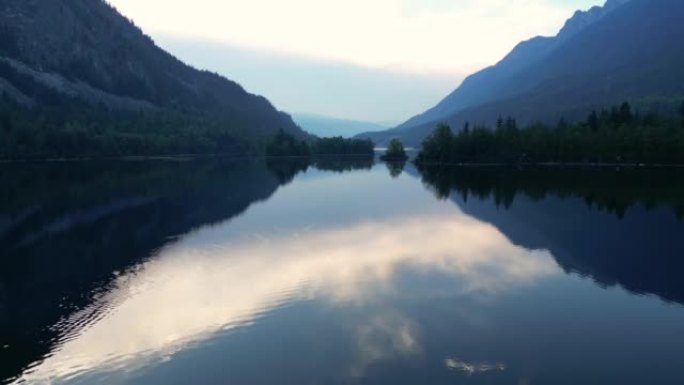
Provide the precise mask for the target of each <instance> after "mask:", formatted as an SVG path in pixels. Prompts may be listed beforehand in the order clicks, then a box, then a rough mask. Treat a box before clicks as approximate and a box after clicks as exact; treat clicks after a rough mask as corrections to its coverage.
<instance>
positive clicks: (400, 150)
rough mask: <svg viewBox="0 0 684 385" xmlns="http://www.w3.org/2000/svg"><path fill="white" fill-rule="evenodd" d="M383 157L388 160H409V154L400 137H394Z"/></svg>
mask: <svg viewBox="0 0 684 385" xmlns="http://www.w3.org/2000/svg"><path fill="white" fill-rule="evenodd" d="M381 158H382V160H384V161H386V162H405V161H407V160H408V155H406V149H405V148H404V144H403V143H401V141H399V139H392V140H391V141H390V142H389V145H388V146H387V151H386V152H385V154H384V155H383V156H382V157H381Z"/></svg>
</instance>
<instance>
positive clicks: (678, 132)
mask: <svg viewBox="0 0 684 385" xmlns="http://www.w3.org/2000/svg"><path fill="white" fill-rule="evenodd" d="M416 162H417V163H419V164H492V165H522V164H608V165H628V164H639V165H641V164H644V165H682V164H684V103H682V104H681V106H680V107H679V108H678V111H677V114H676V115H671V116H668V117H661V116H659V115H657V114H655V113H648V114H640V113H636V112H635V111H634V110H633V109H632V107H631V105H630V104H629V103H627V102H625V103H623V104H622V105H621V106H616V107H613V108H611V109H609V110H606V109H604V110H602V111H600V112H597V111H592V112H591V113H590V114H589V116H588V117H587V118H586V120H584V121H580V122H576V123H569V122H567V121H566V120H564V119H561V120H560V121H559V122H558V124H557V125H548V124H543V123H537V124H532V125H530V126H528V127H526V128H520V127H518V124H517V122H516V120H515V119H514V118H512V117H508V118H506V119H503V118H499V119H498V120H497V123H496V127H495V128H493V129H492V128H489V127H485V126H477V127H474V128H471V127H470V124H469V123H465V125H464V127H463V128H462V129H461V130H460V131H458V132H457V133H454V132H453V131H452V129H451V127H449V126H448V125H447V124H439V125H437V127H436V128H435V129H434V131H433V133H432V134H431V135H430V136H428V137H427V138H426V139H425V140H424V141H423V146H422V150H421V152H420V154H419V155H418V157H417V159H416Z"/></svg>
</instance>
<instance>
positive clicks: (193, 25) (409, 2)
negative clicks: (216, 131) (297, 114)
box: [110, 0, 599, 74]
mask: <svg viewBox="0 0 684 385" xmlns="http://www.w3.org/2000/svg"><path fill="white" fill-rule="evenodd" d="M110 2H111V3H112V4H113V5H115V6H116V7H117V8H118V9H120V10H121V11H122V12H123V13H124V14H126V15H127V16H129V17H132V18H133V19H134V20H135V21H136V22H137V23H138V24H140V25H141V26H142V27H143V28H144V29H146V30H148V31H151V32H152V33H153V34H156V33H162V34H167V35H173V36H176V37H184V38H199V39H204V40H211V41H216V42H221V43H225V44H230V45H238V46H242V47H245V48H251V49H259V50H265V51H270V52H281V53H288V54H295V55H301V56H306V57H311V58H319V59H327V60H335V61H341V62H347V63H352V64H355V65H360V66H367V67H372V68H383V69H394V70H402V71H413V72H432V73H456V74H460V73H463V72H472V71H474V70H476V69H479V68H481V67H483V66H486V65H489V64H493V63H494V62H496V61H498V60H499V59H500V58H501V57H502V56H503V55H504V54H505V53H507V51H508V50H510V49H511V48H512V47H513V46H515V44H516V43H517V42H519V41H520V40H524V39H527V38H530V37H532V36H534V35H538V34H554V33H555V32H557V31H558V29H559V28H560V27H561V26H562V23H563V21H564V20H565V19H566V18H567V17H569V16H570V15H571V13H572V7H576V6H578V5H586V6H589V5H592V4H597V3H599V1H596V0H578V1H575V2H570V3H568V2H558V1H551V0H477V1H475V0H451V1H448V0H429V1H425V0H373V1H367V0H344V1H342V0H290V1H279V0H252V1H249V2H245V1H242V0H194V1H192V2H188V1H169V0H146V1H140V0H110ZM577 3H580V4H577ZM162 10H163V11H162Z"/></svg>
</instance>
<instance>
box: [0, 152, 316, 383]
mask: <svg viewBox="0 0 684 385" xmlns="http://www.w3.org/2000/svg"><path fill="white" fill-rule="evenodd" d="M303 169H305V168H302V166H301V165H294V164H290V163H287V164H283V165H281V167H280V168H279V169H278V170H277V171H278V172H275V170H273V169H268V168H266V167H265V166H264V165H263V162H258V161H227V160H223V161H149V162H148V161H144V162H143V161H140V162H106V163H103V162H83V163H79V162H74V163H50V164H26V165H5V166H2V167H1V168H0V250H2V257H1V258H0V381H1V379H3V378H5V379H6V378H9V377H12V376H16V375H18V374H20V373H21V372H22V370H24V368H26V366H27V365H29V364H30V363H32V362H35V361H36V360H39V359H40V358H41V357H44V356H45V355H46V354H48V353H49V352H50V351H51V349H53V348H54V347H55V344H57V343H58V342H59V339H60V338H63V337H64V336H63V335H60V332H58V331H56V330H55V329H54V328H53V326H54V325H55V324H56V323H58V322H59V321H60V320H62V321H63V320H65V319H67V318H68V317H69V316H70V315H72V314H74V313H75V312H77V311H79V310H81V309H83V308H85V307H87V306H88V305H89V304H90V303H92V301H93V300H94V298H96V297H97V296H98V295H99V294H101V293H103V292H106V291H107V287H108V285H109V284H110V282H112V280H113V279H114V277H115V276H116V275H117V274H118V273H119V272H123V271H128V270H131V269H134V268H135V266H136V265H138V264H140V263H141V262H144V261H145V260H146V259H147V258H149V257H151V256H153V255H154V253H155V250H157V249H159V248H160V247H163V246H164V245H166V244H168V243H169V242H172V241H173V239H174V238H175V237H177V236H180V235H183V234H185V233H187V232H189V231H191V230H192V229H194V228H197V227H200V226H203V225H207V224H212V223H217V222H221V221H225V220H226V219H229V218H231V217H234V216H236V215H239V214H241V213H242V212H243V211H244V210H246V209H247V208H248V207H249V206H250V205H251V204H252V203H254V202H257V201H261V200H265V199H268V198H269V197H270V196H271V195H272V194H273V193H274V192H275V191H276V190H277V188H278V186H279V185H281V184H282V183H284V182H286V181H288V180H291V179H292V178H293V176H294V175H295V174H296V173H298V172H300V171H303ZM96 316H97V315H96V314H94V315H93V317H96ZM74 327H75V328H78V325H74ZM60 329H64V328H62V327H60Z"/></svg>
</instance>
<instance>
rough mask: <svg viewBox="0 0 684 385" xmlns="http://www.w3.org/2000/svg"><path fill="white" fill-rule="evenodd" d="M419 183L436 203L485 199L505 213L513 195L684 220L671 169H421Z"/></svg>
mask: <svg viewBox="0 0 684 385" xmlns="http://www.w3.org/2000/svg"><path fill="white" fill-rule="evenodd" d="M420 172H421V175H422V179H423V182H424V184H425V185H426V186H427V187H429V188H430V189H431V190H432V191H433V192H434V193H435V195H436V196H437V197H438V198H440V199H446V198H447V197H449V196H451V195H452V194H457V195H459V196H460V197H461V198H462V199H463V200H465V201H467V200H468V198H469V197H470V196H474V197H477V198H482V199H484V198H491V199H493V201H494V203H495V204H496V205H497V207H504V208H509V207H510V206H511V204H512V203H513V201H514V200H515V198H516V196H519V195H524V196H526V197H529V198H531V199H532V200H536V201H539V200H543V199H545V198H546V197H549V196H556V197H560V198H566V197H575V198H581V199H582V200H584V202H585V203H586V205H587V207H589V208H591V209H598V210H600V211H607V212H610V213H612V214H615V215H616V216H618V217H619V218H622V217H623V216H624V215H625V213H626V212H627V210H629V209H630V208H632V207H634V206H635V205H637V204H641V205H643V206H644V207H646V208H649V209H650V208H654V207H656V206H659V205H664V206H668V207H671V208H672V210H673V211H674V213H675V214H676V215H677V217H678V218H679V219H684V171H680V170H677V169H650V170H649V169H623V170H606V169H581V168H577V169H554V168H535V169H524V170H516V169H509V168H495V167H421V168H420Z"/></svg>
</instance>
